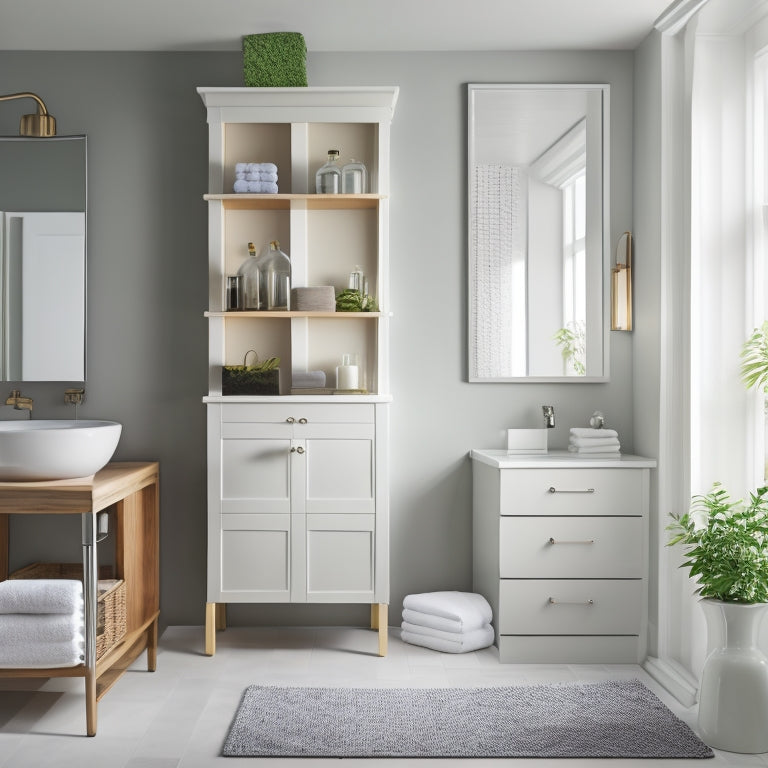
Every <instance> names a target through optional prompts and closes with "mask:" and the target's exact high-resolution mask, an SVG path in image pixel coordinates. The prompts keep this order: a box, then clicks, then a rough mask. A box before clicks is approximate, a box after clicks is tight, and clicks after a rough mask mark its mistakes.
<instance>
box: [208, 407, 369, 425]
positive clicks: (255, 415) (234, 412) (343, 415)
mask: <svg viewBox="0 0 768 768" xmlns="http://www.w3.org/2000/svg"><path fill="white" fill-rule="evenodd" d="M288 419H293V420H294V422H292V423H298V422H299V420H300V419H306V420H307V423H310V424H311V423H313V422H316V423H323V424H344V423H356V422H357V423H361V422H362V423H371V422H373V420H374V406H373V405H372V404H371V403H359V404H358V403H338V404H325V403H301V402H291V403H286V404H285V405H283V404H282V403H265V404H264V405H259V404H254V403H225V404H224V405H222V407H221V420H222V422H228V421H235V422H242V421H260V422H270V423H280V424H284V423H287V422H288Z"/></svg>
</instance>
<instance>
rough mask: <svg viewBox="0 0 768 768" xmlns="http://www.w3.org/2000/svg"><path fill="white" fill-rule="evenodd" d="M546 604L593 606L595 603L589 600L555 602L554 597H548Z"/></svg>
mask: <svg viewBox="0 0 768 768" xmlns="http://www.w3.org/2000/svg"><path fill="white" fill-rule="evenodd" d="M547 602H548V603H549V604H550V605H594V604H595V601H594V600H592V598H590V599H589V600H575V601H574V600H555V598H554V597H550V598H549V599H548V600H547Z"/></svg>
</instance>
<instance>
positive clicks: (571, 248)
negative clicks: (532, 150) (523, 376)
mask: <svg viewBox="0 0 768 768" xmlns="http://www.w3.org/2000/svg"><path fill="white" fill-rule="evenodd" d="M562 195H563V329H565V331H566V332H567V334H570V336H568V337H567V338H569V339H571V340H572V344H571V345H570V346H569V349H568V350H567V351H566V350H565V349H564V350H563V365H564V368H565V370H564V371H563V373H564V374H565V375H566V376H584V375H586V373H587V367H586V365H587V361H586V351H587V349H586V329H587V264H586V253H587V238H586V234H587V207H586V168H584V169H582V170H581V171H580V172H579V173H578V174H577V175H576V176H575V177H574V178H573V179H571V180H570V181H568V182H567V183H566V184H564V185H563V189H562Z"/></svg>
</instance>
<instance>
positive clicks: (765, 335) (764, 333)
mask: <svg viewBox="0 0 768 768" xmlns="http://www.w3.org/2000/svg"><path fill="white" fill-rule="evenodd" d="M741 360H742V362H741V379H742V381H743V382H744V383H745V384H746V385H747V389H751V388H752V387H762V388H763V392H765V391H766V386H767V385H768V321H766V322H764V323H763V324H762V325H761V326H760V327H759V328H755V330H754V331H753V332H752V334H751V335H750V337H749V338H748V339H747V340H746V341H745V342H744V344H743V345H742V348H741Z"/></svg>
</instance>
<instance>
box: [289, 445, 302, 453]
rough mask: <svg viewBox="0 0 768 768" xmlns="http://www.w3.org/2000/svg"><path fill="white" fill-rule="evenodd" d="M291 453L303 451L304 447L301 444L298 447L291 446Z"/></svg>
mask: <svg viewBox="0 0 768 768" xmlns="http://www.w3.org/2000/svg"><path fill="white" fill-rule="evenodd" d="M291 453H304V449H303V448H302V447H301V446H299V447H298V448H296V447H291Z"/></svg>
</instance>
